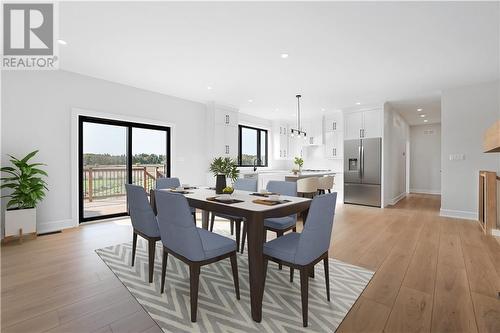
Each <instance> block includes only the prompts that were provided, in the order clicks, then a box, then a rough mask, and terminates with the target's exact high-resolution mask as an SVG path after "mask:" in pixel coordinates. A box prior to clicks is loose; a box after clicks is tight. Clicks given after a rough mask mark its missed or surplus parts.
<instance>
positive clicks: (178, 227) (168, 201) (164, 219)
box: [155, 191, 205, 261]
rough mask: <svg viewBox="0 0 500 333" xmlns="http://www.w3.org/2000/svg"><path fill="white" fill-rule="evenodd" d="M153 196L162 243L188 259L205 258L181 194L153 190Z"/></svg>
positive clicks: (186, 202) (197, 259)
mask: <svg viewBox="0 0 500 333" xmlns="http://www.w3.org/2000/svg"><path fill="white" fill-rule="evenodd" d="M155 198H156V207H157V209H158V217H157V218H158V226H159V227H160V236H161V241H162V243H163V245H164V246H165V247H167V248H168V249H170V250H172V251H174V252H175V253H177V254H180V255H181V256H183V257H186V258H188V259H189V260H192V261H200V260H203V259H205V251H204V250H203V245H202V242H201V238H200V235H199V233H198V230H196V225H195V224H194V223H193V217H192V216H191V212H190V210H189V204H188V201H187V199H186V198H185V197H184V196H183V195H182V194H179V193H171V192H168V191H155Z"/></svg>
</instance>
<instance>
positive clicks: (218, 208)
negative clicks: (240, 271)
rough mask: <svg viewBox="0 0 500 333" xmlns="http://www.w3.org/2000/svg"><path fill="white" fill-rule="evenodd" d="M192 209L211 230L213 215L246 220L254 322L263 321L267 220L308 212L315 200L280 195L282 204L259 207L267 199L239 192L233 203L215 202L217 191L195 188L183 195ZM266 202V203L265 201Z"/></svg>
mask: <svg viewBox="0 0 500 333" xmlns="http://www.w3.org/2000/svg"><path fill="white" fill-rule="evenodd" d="M182 194H183V195H184V196H185V197H186V199H187V200H188V203H189V206H191V207H194V208H196V209H199V210H201V211H202V227H203V228H204V229H208V217H209V213H210V212H214V213H221V214H227V215H233V216H239V217H242V218H243V219H245V220H246V223H247V239H248V251H247V253H248V271H249V285H250V302H251V312H252V318H253V320H255V321H256V322H260V321H261V320H262V298H263V295H264V276H265V275H264V274H265V272H264V257H263V246H264V242H265V229H264V219H266V218H270V217H284V216H289V215H292V214H297V213H300V212H305V214H304V216H307V211H308V210H309V206H310V204H311V199H308V198H300V197H292V196H285V195H280V196H279V200H280V203H278V204H272V203H271V204H269V202H268V204H263V203H258V202H256V201H259V199H266V198H265V197H262V196H260V195H258V194H257V193H252V192H247V191H240V190H235V191H234V192H233V193H232V194H231V196H230V197H231V199H232V202H227V203H226V202H220V201H215V200H214V197H216V196H217V195H216V194H215V190H213V189H210V188H192V189H187V190H186V191H184V192H183V193H182ZM261 202H262V201H261Z"/></svg>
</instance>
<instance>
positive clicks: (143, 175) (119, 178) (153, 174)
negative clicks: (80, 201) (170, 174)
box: [83, 165, 165, 202]
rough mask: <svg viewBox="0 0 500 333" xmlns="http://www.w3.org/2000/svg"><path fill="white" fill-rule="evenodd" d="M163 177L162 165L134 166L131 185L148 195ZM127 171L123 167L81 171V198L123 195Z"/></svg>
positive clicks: (90, 198) (93, 198)
mask: <svg viewBox="0 0 500 333" xmlns="http://www.w3.org/2000/svg"><path fill="white" fill-rule="evenodd" d="M164 176H165V166H164V165H134V166H133V167H132V183H133V184H135V185H141V186H142V187H144V190H146V193H149V190H151V189H154V188H155V187H156V179H158V178H161V177H164ZM126 183H127V169H126V167H125V166H92V167H85V168H84V170H83V197H84V199H87V200H88V201H89V202H92V201H93V200H95V199H103V198H109V197H117V196H124V195H125V184H126Z"/></svg>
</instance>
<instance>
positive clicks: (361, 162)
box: [360, 146, 365, 178]
mask: <svg viewBox="0 0 500 333" xmlns="http://www.w3.org/2000/svg"><path fill="white" fill-rule="evenodd" d="M360 165H361V168H360V170H361V172H360V174H361V178H363V174H364V173H365V148H364V147H363V146H361V159H360Z"/></svg>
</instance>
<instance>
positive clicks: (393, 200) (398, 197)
mask: <svg viewBox="0 0 500 333" xmlns="http://www.w3.org/2000/svg"><path fill="white" fill-rule="evenodd" d="M404 197H406V193H401V194H400V195H398V196H397V197H394V198H392V199H391V200H390V201H389V202H388V205H389V206H394V205H395V204H397V203H398V202H399V200H401V199H403V198H404Z"/></svg>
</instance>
